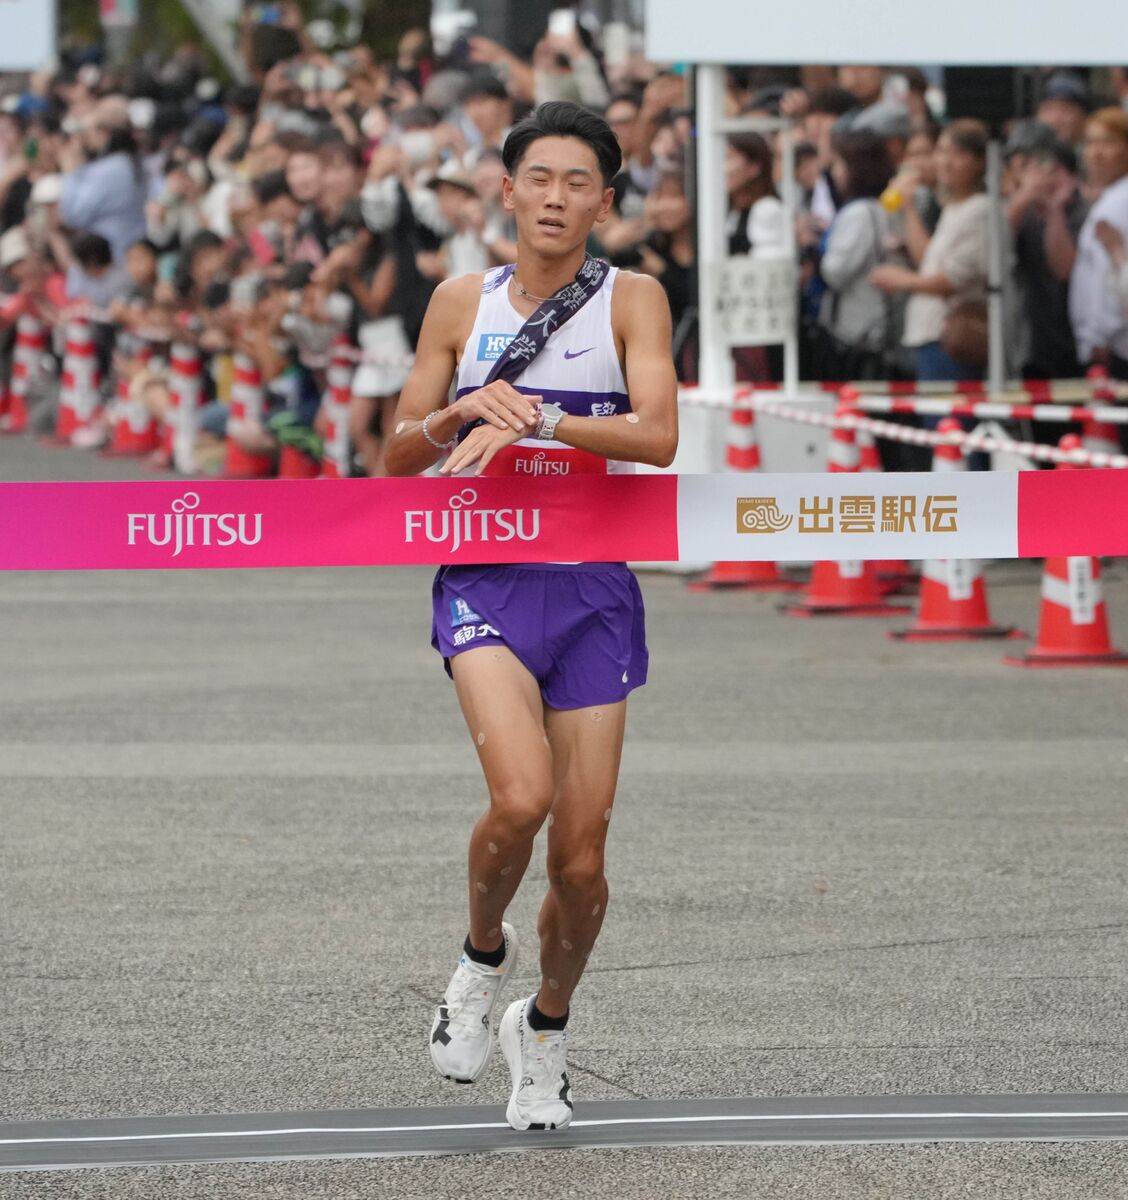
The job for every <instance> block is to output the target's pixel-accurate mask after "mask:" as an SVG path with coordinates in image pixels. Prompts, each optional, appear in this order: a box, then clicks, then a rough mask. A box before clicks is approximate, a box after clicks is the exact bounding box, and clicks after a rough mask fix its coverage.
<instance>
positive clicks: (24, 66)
mask: <svg viewBox="0 0 1128 1200" xmlns="http://www.w3.org/2000/svg"><path fill="white" fill-rule="evenodd" d="M54 61H55V3H54V0H0V71H37V70H39V68H40V67H46V66H49V65H50V64H51V63H53V62H54Z"/></svg>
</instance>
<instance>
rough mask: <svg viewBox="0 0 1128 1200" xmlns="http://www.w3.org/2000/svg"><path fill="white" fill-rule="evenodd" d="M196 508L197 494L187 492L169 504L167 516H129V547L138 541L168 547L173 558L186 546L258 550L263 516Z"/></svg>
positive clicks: (197, 504) (159, 514)
mask: <svg viewBox="0 0 1128 1200" xmlns="http://www.w3.org/2000/svg"><path fill="white" fill-rule="evenodd" d="M199 506H200V497H199V493H197V492H186V493H185V494H184V495H183V496H182V497H181V498H180V499H179V500H174V501H173V502H172V504H171V505H170V507H171V508H172V512H170V513H130V514H129V544H130V545H131V546H136V545H137V544H138V539H140V541H141V543H142V544H145V543H147V544H148V545H150V546H169V547H170V548H171V549H172V557H173V558H176V557H177V556H178V555H179V554H180V552H181V551H182V550H183V549H184V547H185V546H220V547H222V546H234V545H236V544H239V545H241V546H257V545H258V543H259V542H260V541H261V540H262V513H198V512H195V511H194V510H195V509H197V508H199ZM252 522H253V524H251V523H252ZM249 524H250V528H249V529H248V525H249Z"/></svg>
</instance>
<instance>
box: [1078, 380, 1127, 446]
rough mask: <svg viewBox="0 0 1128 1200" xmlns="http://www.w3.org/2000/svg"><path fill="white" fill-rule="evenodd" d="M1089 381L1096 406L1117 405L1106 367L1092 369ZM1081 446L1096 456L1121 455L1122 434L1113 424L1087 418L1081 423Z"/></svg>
mask: <svg viewBox="0 0 1128 1200" xmlns="http://www.w3.org/2000/svg"><path fill="white" fill-rule="evenodd" d="M1089 381H1090V383H1092V385H1093V403H1094V404H1115V403H1116V393H1115V392H1114V391H1113V390H1112V387H1111V385H1110V384H1109V377H1108V370H1107V369H1106V368H1105V367H1090V368H1089ZM1081 445H1082V446H1083V447H1084V448H1085V449H1086V450H1088V451H1090V452H1091V453H1094V454H1119V453H1120V434H1119V431H1118V430H1117V428H1116V426H1115V425H1113V424H1112V423H1111V422H1109V421H1096V420H1094V419H1093V418H1092V417H1087V418H1086V419H1085V420H1084V421H1082V423H1081Z"/></svg>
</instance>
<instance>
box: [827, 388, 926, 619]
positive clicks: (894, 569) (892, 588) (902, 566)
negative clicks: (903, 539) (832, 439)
mask: <svg viewBox="0 0 1128 1200" xmlns="http://www.w3.org/2000/svg"><path fill="white" fill-rule="evenodd" d="M861 398H862V396H861V393H860V392H859V391H858V390H857V388H852V387H844V388H843V389H842V390H841V391H840V392H839V393H838V403H839V408H843V407H847V406H848V407H849V409H850V411H851V412H854V413H857V414H858V415H859V416H861V415H862V414H861V409H859V408H858V406H857V402H858V401H859V400H860V399H861ZM854 436H855V438H856V439H857V443H858V470H859V471H861V472H862V473H863V474H866V473H867V472H873V471H883V470H884V469H885V468H884V467H883V466H882V465H881V455H880V454H879V453H878V450H877V439H876V438H875V437H874V436H873V434H872V433H870V431H869V430H868V429H856V430H855V431H854ZM874 566H875V567H876V568H877V578H878V581H879V582H880V583H881V586H882V589H883V590H884V591H885V593H886V595H893V594H894V593H896V592H908V591H911V590H912V589H913V588H915V587H916V585H917V584H918V583H919V582H920V576H919V575H918V574H917V573H916V571H914V570H913V569H912V568H911V567H910V566H909V564H908V563H907V562H905V560H904V559H903V558H882V559H878V560H877V562H875V563H874Z"/></svg>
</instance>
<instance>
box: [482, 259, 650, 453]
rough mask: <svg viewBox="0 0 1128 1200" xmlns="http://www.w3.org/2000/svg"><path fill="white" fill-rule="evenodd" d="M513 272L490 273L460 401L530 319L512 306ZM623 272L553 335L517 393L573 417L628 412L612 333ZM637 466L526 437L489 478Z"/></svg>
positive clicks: (613, 272)
mask: <svg viewBox="0 0 1128 1200" xmlns="http://www.w3.org/2000/svg"><path fill="white" fill-rule="evenodd" d="M512 274H513V267H512V266H507V267H496V268H494V269H493V270H491V271H487V272H486V276H485V279H484V281H483V283H482V295H481V298H480V299H479V301H478V313H477V316H476V318H475V320H474V328H473V329H472V330H471V331H470V336H469V337H468V338H467V339H466V345H465V346H464V347H463V350H462V359H461V361H460V362H459V364H458V397H459V399H461V398H462V397H463V396H465V395H468V394H469V393H470V392H474V391H477V390H478V388H480V387H482V386H483V385H484V384H485V382H486V376H487V375H489V373H490V369H491V368H492V367H493V364H494V363H495V362H496V361H497V359H498V358H499V357H500V356H501V352H502V351H503V350H504V349H505V347H506V346H508V345H509V343H510V342H511V341H512V340H513V339H514V337H516V335H517V334H518V332H519V331H520V329H521V326H522V325H524V323H525V320H526V318H525V317H523V316H521V314H520V313H519V312H518V311H517V310H516V309H515V308H514V307H513V305H512V304H510V302H509V286H508V285H509V277H510V276H511V275H512ZM618 274H619V272H618V269H617V268H615V267H612V268H611V270H610V271H608V272H607V278H606V279H605V280H604V281H603V286H602V287H601V288H600V289H599V291H598V292H596V294H595V295H594V296H592V298H591V299H590V300H589V301H588V302H587V304H585V305H584V307H583V308H582V309H580V311H579V312H578V313H575V314H574V315H573V316H572V317H571V319H570V320H568V321H566V322H565V323H564V324H563V325H561V326H560V327H559V328H558V329H557V330H556V331H555V332H554V333H552V334H550V335H549V338H548V341H547V343H546V344H545V347H544V349H543V350H542V351H541V352H540V354H539V355H538V356H537V357H536V359H534V360H533V362H532V363H531V364H530V365H529V366H528V367H526V368H525V370H524V372H523V373H522V374H521V376H520V377H519V382H517V383H515V384H514V385H513V386H514V387H515V388H516V390H517V391H519V392H521V393H522V394H524V395H532V396H541V397H543V399H544V401H545V403H547V404H559V405H560V407H561V408H562V409H563V410H564V411H565V412H566V413H568V414H570V415H571V416H575V417H613V416H616V415H618V414H620V413H628V412H630V411H631V402H630V399H629V398H628V396H627V383H626V380H625V379H624V378H623V369H622V367H621V366H620V365H619V355H618V352H617V351H616V348H615V334H614V333H613V331H612V329H611V294H612V291H613V289H614V287H615V278H616V276H617V275H618ZM634 469H635V465H634V463H631V462H618V461H615V460H612V459H607V458H604V457H602V455H599V454H591V453H589V452H588V451H587V450H577V449H575V448H574V447H572V446H565V445H564V443H563V442H557V441H541V440H539V439H537V438H522V439H521V440H520V441H519V442H516V443H514V444H513V445H512V446H508V447H506V449H504V450H502V451H501V452H500V453H499V454H498V455H497V456H496V457H495V458H494V460H493V461H492V462H491V463H490V465H489V466H488V467H487V468H486V471H485V474H486V475H606V474H612V475H620V474H631V473H633V472H634ZM476 470H477V467H476V465H475V466H473V467H471V468H470V471H471V473H473V472H474V471H476Z"/></svg>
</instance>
